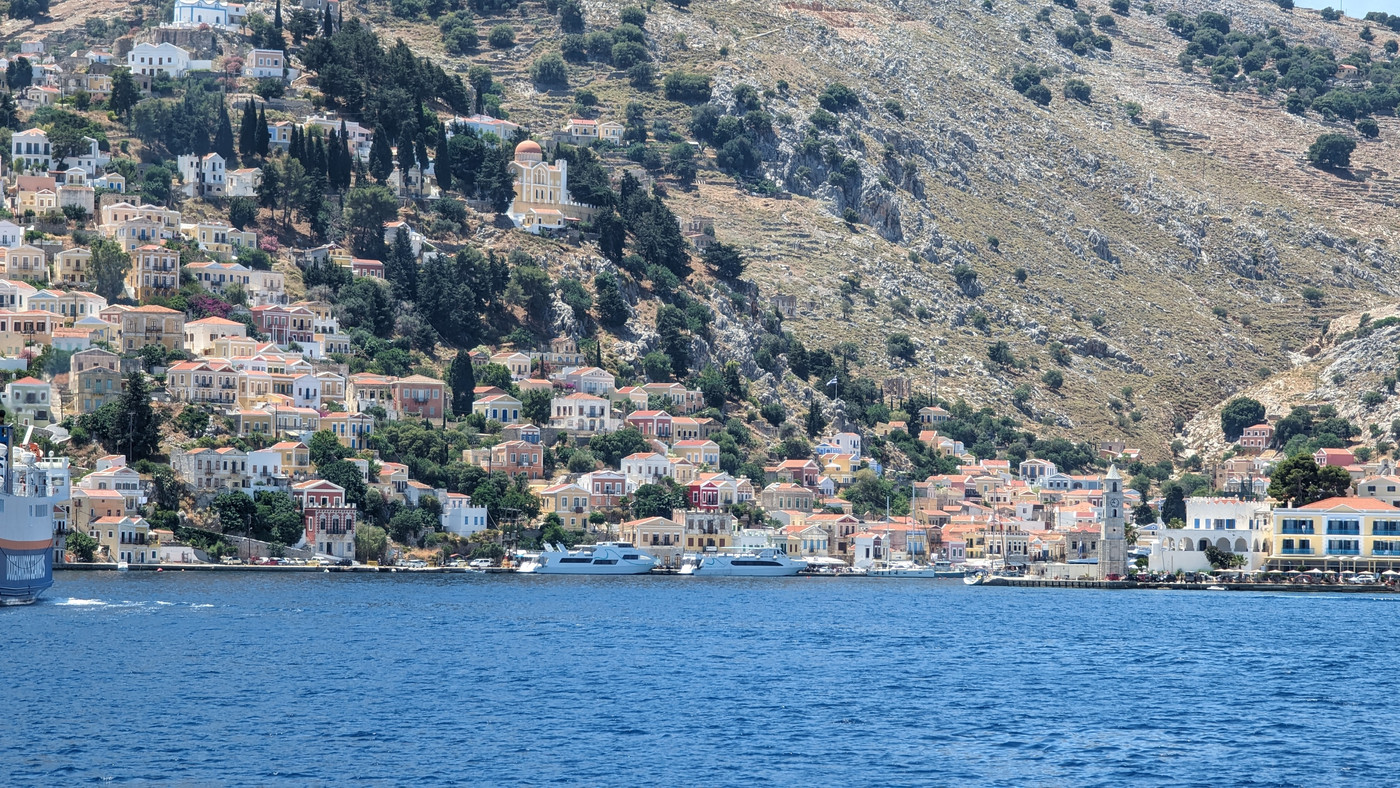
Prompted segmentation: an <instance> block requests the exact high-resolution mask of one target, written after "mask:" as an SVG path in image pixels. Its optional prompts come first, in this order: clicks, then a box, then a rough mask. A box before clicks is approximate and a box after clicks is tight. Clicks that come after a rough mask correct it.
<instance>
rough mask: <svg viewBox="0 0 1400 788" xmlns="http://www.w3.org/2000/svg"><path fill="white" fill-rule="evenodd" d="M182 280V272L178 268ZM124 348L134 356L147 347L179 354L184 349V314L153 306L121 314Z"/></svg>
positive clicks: (177, 275)
mask: <svg viewBox="0 0 1400 788" xmlns="http://www.w3.org/2000/svg"><path fill="white" fill-rule="evenodd" d="M175 275H176V277H177V278H178V277H179V268H178V267H177V268H176V274H175ZM121 329H122V333H121V340H122V348H123V349H124V350H126V351H127V352H128V353H134V352H137V351H139V350H141V348H143V347H145V346H147V345H160V346H162V347H164V348H165V349H166V350H180V349H182V348H183V347H184V345H185V313H184V312H177V311H176V310H174V309H168V308H166V307H163V306H155V305H154V304H150V305H147V306H141V307H137V308H135V309H128V310H126V311H124V312H122V313H121Z"/></svg>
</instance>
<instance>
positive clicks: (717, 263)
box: [687, 146, 745, 279]
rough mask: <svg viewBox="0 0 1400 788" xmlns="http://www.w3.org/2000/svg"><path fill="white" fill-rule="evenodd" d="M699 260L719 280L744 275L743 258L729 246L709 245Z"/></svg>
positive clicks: (717, 243)
mask: <svg viewBox="0 0 1400 788" xmlns="http://www.w3.org/2000/svg"><path fill="white" fill-rule="evenodd" d="M687 147H689V146H687ZM700 259H701V260H703V261H704V263H705V265H707V266H709V267H710V268H711V270H713V271H714V272H715V275H716V276H718V277H720V278H721V279H738V278H739V277H740V276H742V275H743V273H744V265H745V262H744V256H743V255H742V254H740V253H739V250H738V248H737V247H733V246H730V245H729V244H724V243H719V242H715V243H712V244H710V245H709V246H707V247H705V252H704V254H703V255H701V258H700Z"/></svg>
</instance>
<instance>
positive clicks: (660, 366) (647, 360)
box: [642, 350, 671, 383]
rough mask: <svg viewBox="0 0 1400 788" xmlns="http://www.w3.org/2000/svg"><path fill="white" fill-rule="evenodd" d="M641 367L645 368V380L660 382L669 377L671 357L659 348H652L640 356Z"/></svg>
mask: <svg viewBox="0 0 1400 788" xmlns="http://www.w3.org/2000/svg"><path fill="white" fill-rule="evenodd" d="M642 369H644V370H646V373H647V380H649V381H651V382H652V383H661V382H665V381H669V380H670V379H671V357H670V356H667V355H666V354H665V353H662V352H661V351H660V350H653V351H651V352H650V353H648V354H646V356H644V357H643V358H642Z"/></svg>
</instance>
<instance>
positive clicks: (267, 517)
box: [253, 490, 303, 544]
mask: <svg viewBox="0 0 1400 788" xmlns="http://www.w3.org/2000/svg"><path fill="white" fill-rule="evenodd" d="M253 503H254V508H255V511H254V513H253V532H254V534H255V535H256V536H257V538H259V539H263V540H265V541H268V542H276V543H279V544H296V543H297V542H298V541H299V540H300V539H301V536H302V531H303V524H302V519H301V509H300V508H299V507H298V506H297V502H296V500H295V499H294V498H292V496H290V495H288V494H287V493H285V492H281V491H274V490H259V491H257V492H256V493H254V495H253Z"/></svg>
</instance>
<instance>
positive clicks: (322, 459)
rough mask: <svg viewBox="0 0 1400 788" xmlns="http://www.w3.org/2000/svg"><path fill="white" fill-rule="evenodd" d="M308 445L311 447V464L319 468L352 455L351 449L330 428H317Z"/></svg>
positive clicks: (308, 447)
mask: <svg viewBox="0 0 1400 788" xmlns="http://www.w3.org/2000/svg"><path fill="white" fill-rule="evenodd" d="M306 447H307V449H309V455H310V459H311V464H312V465H315V466H316V467H317V468H320V467H321V466H323V465H329V464H331V463H333V462H335V461H337V460H342V459H344V458H346V457H348V456H349V455H350V450H349V449H348V448H346V447H345V446H344V444H342V443H341V442H340V439H339V438H337V437H336V436H335V433H334V432H331V431H330V430H317V431H316V432H314V433H312V435H311V440H309V441H307V442H306Z"/></svg>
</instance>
